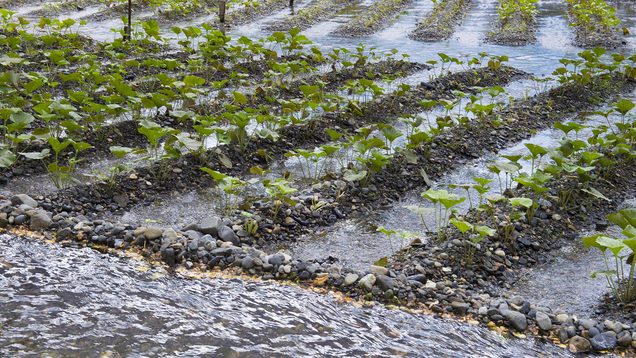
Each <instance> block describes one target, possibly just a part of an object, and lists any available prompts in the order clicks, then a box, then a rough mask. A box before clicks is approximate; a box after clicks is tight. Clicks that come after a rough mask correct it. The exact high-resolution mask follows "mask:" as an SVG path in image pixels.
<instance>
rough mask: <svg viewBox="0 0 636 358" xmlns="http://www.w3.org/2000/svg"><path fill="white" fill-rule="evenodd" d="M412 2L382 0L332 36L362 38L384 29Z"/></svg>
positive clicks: (408, 0)
mask: <svg viewBox="0 0 636 358" xmlns="http://www.w3.org/2000/svg"><path fill="white" fill-rule="evenodd" d="M411 3H413V0H382V1H379V2H377V3H375V4H373V5H372V6H371V7H370V8H369V9H367V10H366V11H364V12H362V13H360V14H359V15H358V16H356V17H355V18H354V19H353V20H351V21H349V22H348V23H347V24H345V25H342V26H340V27H339V28H337V29H336V30H335V31H334V32H333V34H334V35H338V36H343V37H362V36H368V35H371V34H374V33H376V32H377V31H379V30H381V29H383V28H385V27H386V26H387V25H388V24H389V23H390V22H391V21H392V20H393V19H394V18H395V17H396V16H397V15H399V14H400V12H401V11H402V10H403V9H404V8H405V7H407V6H408V5H410V4H411Z"/></svg>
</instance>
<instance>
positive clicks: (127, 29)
mask: <svg viewBox="0 0 636 358" xmlns="http://www.w3.org/2000/svg"><path fill="white" fill-rule="evenodd" d="M124 33H125V35H124V40H125V41H129V40H130V39H132V36H131V34H132V0H128V25H127V26H124Z"/></svg>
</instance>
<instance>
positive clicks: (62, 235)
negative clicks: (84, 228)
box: [57, 227, 71, 239]
mask: <svg viewBox="0 0 636 358" xmlns="http://www.w3.org/2000/svg"><path fill="white" fill-rule="evenodd" d="M70 233H71V229H70V228H67V227H65V228H63V229H60V230H58V232H57V237H58V238H60V239H62V238H65V237H66V236H67V235H68V234H70Z"/></svg>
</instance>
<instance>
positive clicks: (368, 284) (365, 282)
mask: <svg viewBox="0 0 636 358" xmlns="http://www.w3.org/2000/svg"><path fill="white" fill-rule="evenodd" d="M374 283H375V276H373V275H372V274H368V275H366V276H364V277H363V278H361V279H360V282H359V283H358V285H359V286H360V287H361V288H362V289H365V290H367V291H371V289H373V284H374Z"/></svg>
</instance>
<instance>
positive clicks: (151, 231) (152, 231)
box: [144, 227, 162, 240]
mask: <svg viewBox="0 0 636 358" xmlns="http://www.w3.org/2000/svg"><path fill="white" fill-rule="evenodd" d="M161 234H162V232H161V229H159V228H156V227H149V228H147V229H146V231H145V232H144V235H145V236H146V238H147V239H148V240H154V239H158V238H160V237H161Z"/></svg>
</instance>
